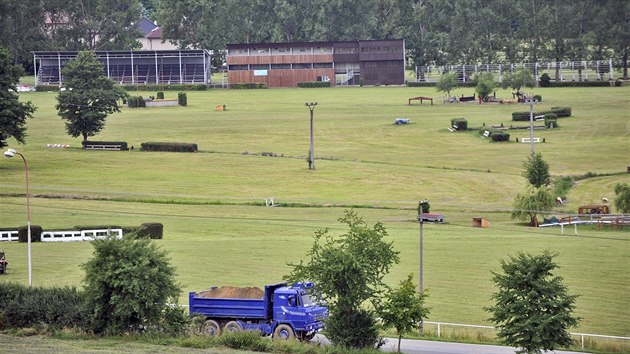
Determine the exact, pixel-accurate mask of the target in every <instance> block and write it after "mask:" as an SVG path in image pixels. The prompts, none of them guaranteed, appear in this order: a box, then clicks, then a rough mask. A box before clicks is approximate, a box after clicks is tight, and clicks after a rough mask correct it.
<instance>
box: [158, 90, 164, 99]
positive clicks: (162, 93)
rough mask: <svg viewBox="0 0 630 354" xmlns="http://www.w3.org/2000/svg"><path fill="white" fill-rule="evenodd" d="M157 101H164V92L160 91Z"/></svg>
mask: <svg viewBox="0 0 630 354" xmlns="http://www.w3.org/2000/svg"><path fill="white" fill-rule="evenodd" d="M157 99H158V100H163V99H164V91H158V93H157Z"/></svg>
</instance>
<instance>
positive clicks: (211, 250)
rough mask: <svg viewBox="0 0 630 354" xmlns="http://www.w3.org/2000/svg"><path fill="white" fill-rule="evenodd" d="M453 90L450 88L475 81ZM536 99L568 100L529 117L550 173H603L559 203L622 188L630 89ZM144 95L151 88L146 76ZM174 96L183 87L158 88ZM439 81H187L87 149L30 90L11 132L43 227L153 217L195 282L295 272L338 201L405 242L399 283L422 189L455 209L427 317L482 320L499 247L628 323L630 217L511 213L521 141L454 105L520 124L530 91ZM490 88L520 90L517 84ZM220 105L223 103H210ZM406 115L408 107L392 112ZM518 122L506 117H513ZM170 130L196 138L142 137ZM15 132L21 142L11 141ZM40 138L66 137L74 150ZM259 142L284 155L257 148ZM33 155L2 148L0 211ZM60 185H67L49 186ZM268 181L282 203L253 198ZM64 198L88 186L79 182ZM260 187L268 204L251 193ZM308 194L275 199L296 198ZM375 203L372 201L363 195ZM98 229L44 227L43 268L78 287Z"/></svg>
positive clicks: (596, 314) (427, 240)
mask: <svg viewBox="0 0 630 354" xmlns="http://www.w3.org/2000/svg"><path fill="white" fill-rule="evenodd" d="M472 92H473V89H459V90H457V91H455V92H454V94H455V95H458V96H459V95H461V94H465V95H469V94H472ZM534 92H535V93H537V94H541V95H542V96H543V100H544V103H543V104H541V105H539V106H537V107H536V109H541V110H543V109H548V108H549V107H552V106H570V107H572V109H573V116H572V117H571V118H565V119H561V120H559V124H560V128H559V129H557V130H546V131H536V136H540V137H544V138H545V140H546V143H544V144H537V145H536V151H541V152H542V153H543V157H544V158H545V160H546V161H547V162H549V164H550V166H551V173H552V174H553V175H554V176H564V175H582V174H585V173H587V172H594V173H599V174H611V175H609V176H601V177H597V178H591V179H587V180H583V181H580V182H579V183H578V184H577V185H576V186H575V187H574V188H573V189H572V190H571V191H570V193H569V194H568V198H569V203H568V204H567V205H565V206H563V207H561V208H559V209H558V210H557V211H558V213H561V212H571V211H572V212H575V211H577V207H578V206H579V205H582V204H587V203H593V202H598V201H599V200H600V199H601V198H602V197H604V196H605V197H608V198H609V199H611V200H612V198H613V197H614V193H613V192H612V189H613V187H614V185H615V184H616V183H619V182H630V178H629V177H628V175H627V174H624V172H625V171H626V167H627V165H628V164H629V162H630V161H629V159H628V156H630V140H629V139H628V138H629V135H630V114H629V113H628V112H629V108H630V103H628V101H627V96H628V93H630V89H628V88H626V87H621V88H589V89H585V88H579V89H578V88H575V89H572V88H567V89H536V90H535V91H534ZM139 94H142V95H143V96H145V97H147V96H150V95H155V93H153V92H141V93H139ZM166 96H167V98H174V97H176V92H166ZM414 96H430V97H436V104H434V105H433V106H430V105H428V104H426V103H425V104H424V105H419V104H417V103H414V104H413V105H412V106H408V105H407V99H408V98H409V97H414ZM439 96H440V94H439V93H437V92H436V91H435V90H434V89H431V88H426V89H425V88H422V89H412V88H401V87H379V88H376V87H369V88H368V87H365V88H335V89H293V90H290V89H273V90H255V91H236V90H209V91H207V92H188V102H189V106H188V107H173V108H147V109H136V110H132V109H128V108H124V109H123V113H122V114H116V115H112V116H110V117H109V118H108V120H107V123H106V128H105V130H104V131H103V132H101V133H100V134H99V135H98V136H97V137H94V138H92V139H94V140H123V141H127V142H128V143H129V145H130V146H131V145H133V146H134V150H132V151H125V152H110V151H83V150H81V149H80V139H79V138H77V139H74V138H71V137H69V136H68V135H66V133H65V130H64V122H63V121H62V120H61V119H60V118H59V117H58V116H57V115H56V111H55V110H54V104H55V97H56V95H55V94H54V93H32V94H23V95H22V96H21V98H22V99H24V100H31V101H33V103H34V104H35V105H37V106H38V107H39V109H38V111H37V113H36V118H34V119H32V120H30V121H29V123H28V134H29V136H28V137H27V144H26V145H24V146H17V148H18V149H19V150H20V151H22V152H23V153H24V154H25V156H26V157H27V159H28V162H29V173H30V176H29V177H30V188H31V193H32V194H34V195H36V196H37V195H46V196H51V197H54V198H40V197H34V198H32V199H31V214H32V221H33V224H38V225H41V226H43V227H44V228H45V229H62V228H70V227H72V226H74V225H105V224H113V225H124V226H134V225H139V224H140V223H143V222H161V223H163V224H164V226H165V235H164V239H163V240H159V241H156V242H158V244H159V245H161V246H162V247H163V248H164V249H166V250H167V251H168V252H169V254H170V256H171V258H172V263H173V265H174V266H175V267H176V268H177V274H178V281H179V282H180V284H181V285H182V288H183V290H184V292H185V293H184V294H182V297H181V302H182V303H184V304H185V303H187V292H188V291H198V290H201V289H205V288H207V287H209V286H211V285H237V286H252V285H257V286H262V285H264V284H266V283H271V282H276V281H279V280H281V278H282V276H283V275H285V274H288V272H289V271H290V267H289V266H288V265H287V263H291V262H298V261H299V260H300V259H303V258H304V257H305V255H306V253H307V251H308V249H309V248H310V246H311V243H312V235H313V232H314V231H315V230H317V229H319V228H325V227H328V228H330V229H331V232H332V233H335V234H338V233H341V232H343V231H345V228H344V227H343V225H341V224H339V223H338V222H337V218H339V217H340V216H342V214H343V210H344V209H345V208H349V207H353V206H354V207H356V211H357V212H358V213H359V214H360V215H362V216H363V217H364V218H365V220H366V221H367V222H368V223H370V224H372V223H375V222H382V223H383V224H384V225H385V227H386V228H387V230H388V231H389V234H390V239H391V241H392V242H394V245H395V247H396V248H397V249H398V250H399V251H400V252H401V263H400V264H399V265H397V266H396V267H395V268H394V270H393V271H392V273H391V275H390V276H389V277H388V278H387V281H388V283H389V284H391V285H392V286H395V285H397V283H398V282H399V281H400V280H402V279H404V278H405V277H406V276H407V274H409V273H414V274H415V279H416V280H417V274H418V269H419V251H418V243H419V242H418V237H419V236H418V234H419V227H418V224H417V222H415V221H414V219H415V217H416V212H415V209H414V208H415V206H416V203H417V201H418V200H419V199H423V198H428V199H429V200H430V202H431V205H432V210H433V211H438V212H443V213H444V214H445V215H446V217H447V221H448V223H447V224H444V225H433V224H428V225H425V227H424V284H425V287H426V288H428V289H429V291H430V294H431V295H430V297H429V300H428V302H429V306H430V307H431V317H430V320H432V321H445V322H457V323H469V324H486V323H487V321H486V319H487V318H488V317H489V314H488V313H486V312H484V311H483V307H484V306H488V305H490V303H491V302H490V301H491V300H490V295H491V293H492V292H493V291H495V290H496V289H495V288H494V286H493V284H492V282H491V280H490V279H491V277H492V274H491V272H492V271H499V270H500V266H499V260H500V259H505V258H506V257H508V256H509V255H513V254H515V253H516V252H518V251H527V252H533V253H537V252H541V251H543V250H545V249H550V250H552V251H556V252H558V254H559V256H558V257H557V262H558V264H559V265H560V266H561V268H560V269H559V271H558V273H559V274H560V275H562V276H563V277H564V278H565V281H566V283H567V285H568V287H569V291H570V292H571V293H575V294H580V295H581V296H580V298H579V299H578V302H577V310H576V312H577V314H578V315H579V316H581V317H583V321H582V324H581V326H580V327H579V328H577V329H575V331H579V332H585V333H599V334H610V335H625V336H627V335H630V321H629V320H628V318H629V315H630V306H628V300H627V294H628V291H629V290H630V285H629V284H630V275H628V272H627V270H628V268H629V267H630V237H629V236H630V234H629V233H628V231H627V229H626V230H615V229H605V230H598V229H596V228H592V227H586V226H580V227H579V229H578V235H579V236H577V237H576V236H573V232H574V230H573V229H572V228H566V229H565V236H561V235H560V230H559V229H532V228H528V227H525V226H523V225H522V224H521V223H520V222H518V221H513V220H510V218H509V213H508V212H507V210H509V209H510V208H511V205H512V200H513V199H514V196H515V194H516V193H519V192H522V191H524V190H525V180H524V178H523V177H521V171H522V163H523V161H524V160H525V158H526V157H527V155H528V154H529V149H530V146H529V144H521V143H516V142H514V137H516V136H518V137H526V136H529V133H528V131H527V130H523V131H517V132H516V133H513V135H512V142H510V143H501V144H496V143H495V144H493V143H489V142H488V141H487V140H485V139H481V138H479V137H478V135H477V134H476V133H473V132H470V133H451V132H449V131H448V130H447V128H448V126H449V124H450V119H451V118H456V117H465V118H467V119H468V121H469V126H481V125H482V124H484V123H485V124H486V125H492V124H501V123H504V125H509V124H518V125H526V124H527V123H526V122H511V113H512V112H514V111H527V110H528V109H529V106H525V105H479V104H474V103H470V104H447V105H444V104H441V103H439V102H441V101H440V100H437V98H439ZM497 96H503V97H511V94H510V93H509V92H507V91H498V92H497ZM306 101H317V102H319V105H318V106H317V108H316V110H315V155H316V156H317V157H323V158H325V159H318V160H316V170H315V171H309V170H308V164H307V162H306V160H305V159H306V155H307V154H308V148H309V119H308V118H309V117H308V110H307V109H306V107H304V102H306ZM219 104H226V105H227V108H228V111H226V112H217V111H215V110H214V107H215V106H216V105H219ZM397 117H404V118H410V119H411V122H412V124H410V125H405V126H396V125H393V124H392V123H393V121H394V119H395V118H397ZM512 132H514V131H512ZM148 141H177V142H189V143H196V144H198V145H199V149H200V152H199V153H196V154H184V153H179V154H177V153H150V152H142V151H139V146H140V143H141V142H148ZM9 142H10V143H11V145H12V147H16V145H15V144H14V142H13V141H9ZM46 144H70V145H71V146H72V147H71V148H70V149H53V148H47V147H46ZM261 152H266V153H273V154H275V155H277V157H267V156H258V155H256V154H259V153H261ZM23 173H24V171H23V166H22V163H21V162H20V161H19V160H15V159H14V160H7V159H3V160H1V162H0V175H1V176H2V184H0V194H1V195H2V196H1V197H0V203H2V212H1V213H0V227H10V226H18V225H23V224H25V200H24V198H23V196H16V195H15V194H16V193H18V194H19V193H22V194H23V193H24V174H23ZM60 196H63V197H65V198H57V197H60ZM268 197H273V198H274V200H275V202H276V203H279V204H280V207H276V208H266V207H263V206H260V205H261V204H262V203H263V202H264V198H268ZM71 198H88V199H87V200H86V199H71ZM254 204H258V205H254ZM298 204H299V205H301V206H302V207H292V208H288V207H282V206H283V205H284V206H288V205H298ZM368 207H369V208H368ZM479 216H482V217H486V218H487V219H489V220H490V222H491V227H490V228H489V229H478V228H472V227H471V226H470V225H471V219H472V217H479ZM0 246H1V247H2V248H3V249H4V250H5V251H6V252H7V255H8V257H9V261H10V262H11V264H10V268H9V274H8V275H7V276H4V277H1V278H0V281H18V282H22V283H24V282H26V278H27V271H26V245H24V244H18V243H5V244H2V245H0ZM91 252H92V247H91V246H90V245H89V244H88V243H64V244H34V245H33V267H34V268H33V277H34V284H35V285H45V286H52V285H74V286H80V285H81V279H82V277H83V271H82V269H81V267H80V265H81V264H82V263H85V262H86V261H87V260H88V259H89V257H90V256H91Z"/></svg>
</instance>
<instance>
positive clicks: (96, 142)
mask: <svg viewBox="0 0 630 354" xmlns="http://www.w3.org/2000/svg"><path fill="white" fill-rule="evenodd" d="M81 145H83V148H84V149H85V146H86V145H120V149H121V150H129V148H128V147H127V142H126V141H96V140H95V141H92V140H88V141H82V142H81Z"/></svg>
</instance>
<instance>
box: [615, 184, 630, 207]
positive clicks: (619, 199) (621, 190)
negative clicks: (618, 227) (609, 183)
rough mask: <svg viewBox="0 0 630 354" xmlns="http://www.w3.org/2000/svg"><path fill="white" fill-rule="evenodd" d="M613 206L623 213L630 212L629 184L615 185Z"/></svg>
mask: <svg viewBox="0 0 630 354" xmlns="http://www.w3.org/2000/svg"><path fill="white" fill-rule="evenodd" d="M615 195H616V196H615V208H617V211H618V212H620V213H624V214H630V185H628V184H627V183H623V184H622V183H617V185H615Z"/></svg>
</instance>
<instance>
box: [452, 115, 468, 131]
mask: <svg viewBox="0 0 630 354" xmlns="http://www.w3.org/2000/svg"><path fill="white" fill-rule="evenodd" d="M451 127H453V128H455V129H457V131H465V130H468V121H467V120H466V118H453V119H451Z"/></svg>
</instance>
